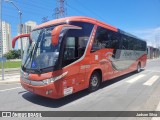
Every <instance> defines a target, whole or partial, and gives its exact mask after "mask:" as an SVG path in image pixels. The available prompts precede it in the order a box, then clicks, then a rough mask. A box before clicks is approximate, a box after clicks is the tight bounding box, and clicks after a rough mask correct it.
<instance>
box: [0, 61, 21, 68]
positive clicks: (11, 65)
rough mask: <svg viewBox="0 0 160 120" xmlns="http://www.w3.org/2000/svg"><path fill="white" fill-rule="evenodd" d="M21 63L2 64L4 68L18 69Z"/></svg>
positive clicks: (9, 62) (8, 62) (0, 65)
mask: <svg viewBox="0 0 160 120" xmlns="http://www.w3.org/2000/svg"><path fill="white" fill-rule="evenodd" d="M1 67H2V62H0V68H1ZM20 67H21V61H6V62H4V68H20Z"/></svg>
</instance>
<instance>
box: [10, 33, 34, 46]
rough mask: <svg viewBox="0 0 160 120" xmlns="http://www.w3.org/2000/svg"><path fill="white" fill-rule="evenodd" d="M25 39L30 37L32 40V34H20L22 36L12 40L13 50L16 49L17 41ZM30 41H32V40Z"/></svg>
mask: <svg viewBox="0 0 160 120" xmlns="http://www.w3.org/2000/svg"><path fill="white" fill-rule="evenodd" d="M23 37H29V38H30V34H20V35H18V36H16V37H14V38H13V40H12V48H14V47H15V44H16V41H17V40H18V39H19V38H23ZM30 40H31V39H30Z"/></svg>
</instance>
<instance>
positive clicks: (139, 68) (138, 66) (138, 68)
mask: <svg viewBox="0 0 160 120" xmlns="http://www.w3.org/2000/svg"><path fill="white" fill-rule="evenodd" d="M136 72H137V73H139V72H141V64H140V63H138V65H137V70H136Z"/></svg>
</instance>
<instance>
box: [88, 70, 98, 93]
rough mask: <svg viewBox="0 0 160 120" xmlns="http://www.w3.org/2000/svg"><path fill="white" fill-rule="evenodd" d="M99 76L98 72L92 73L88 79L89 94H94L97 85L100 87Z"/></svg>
mask: <svg viewBox="0 0 160 120" xmlns="http://www.w3.org/2000/svg"><path fill="white" fill-rule="evenodd" d="M100 78H101V77H100V74H99V73H98V72H96V71H95V72H93V73H92V75H91V77H90V81H89V88H88V89H89V91H90V92H94V91H96V90H97V89H98V87H99V85H100Z"/></svg>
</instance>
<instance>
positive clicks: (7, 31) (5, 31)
mask: <svg viewBox="0 0 160 120" xmlns="http://www.w3.org/2000/svg"><path fill="white" fill-rule="evenodd" d="M2 39H3V54H5V53H7V52H8V51H9V50H11V49H12V46H11V45H12V40H11V25H10V24H9V23H7V22H5V21H2ZM0 47H2V45H1V46H0ZM0 52H2V51H0Z"/></svg>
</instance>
